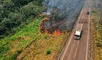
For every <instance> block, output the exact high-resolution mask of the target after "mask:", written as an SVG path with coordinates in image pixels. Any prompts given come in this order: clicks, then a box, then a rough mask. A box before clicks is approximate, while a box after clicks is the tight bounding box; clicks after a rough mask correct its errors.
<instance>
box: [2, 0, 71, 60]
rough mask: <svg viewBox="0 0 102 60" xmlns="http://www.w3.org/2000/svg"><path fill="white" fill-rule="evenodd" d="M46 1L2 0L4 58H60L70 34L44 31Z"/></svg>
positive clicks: (5, 59)
mask: <svg viewBox="0 0 102 60" xmlns="http://www.w3.org/2000/svg"><path fill="white" fill-rule="evenodd" d="M42 1H43V0H2V1H0V60H33V59H37V60H55V59H56V57H57V54H58V53H59V52H60V51H61V48H62V47H63V45H64V42H65V38H66V37H67V36H68V35H69V34H67V33H66V34H61V35H59V36H53V35H49V34H47V33H46V34H41V33H40V29H39V27H40V26H39V25H40V21H41V20H42V17H39V13H41V11H42V7H41V2H42ZM48 48H49V49H50V50H49V49H48ZM46 49H47V50H46Z"/></svg>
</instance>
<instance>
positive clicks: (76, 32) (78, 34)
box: [75, 30, 82, 40]
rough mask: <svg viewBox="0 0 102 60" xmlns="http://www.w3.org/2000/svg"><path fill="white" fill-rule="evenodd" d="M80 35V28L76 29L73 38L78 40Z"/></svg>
mask: <svg viewBox="0 0 102 60" xmlns="http://www.w3.org/2000/svg"><path fill="white" fill-rule="evenodd" d="M81 35H82V30H76V31H75V40H80V38H81Z"/></svg>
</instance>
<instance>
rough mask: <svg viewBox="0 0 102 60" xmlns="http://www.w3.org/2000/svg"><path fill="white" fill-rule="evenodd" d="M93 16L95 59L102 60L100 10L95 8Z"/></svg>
mask: <svg viewBox="0 0 102 60" xmlns="http://www.w3.org/2000/svg"><path fill="white" fill-rule="evenodd" d="M92 17H93V18H92V40H93V60H102V25H101V24H100V23H99V20H100V19H101V17H100V11H99V10H95V11H94V12H93V13H92ZM96 26H97V27H96Z"/></svg>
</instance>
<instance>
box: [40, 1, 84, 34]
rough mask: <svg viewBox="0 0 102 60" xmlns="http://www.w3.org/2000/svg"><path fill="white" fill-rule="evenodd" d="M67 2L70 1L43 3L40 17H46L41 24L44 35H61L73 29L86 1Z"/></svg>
mask: <svg viewBox="0 0 102 60" xmlns="http://www.w3.org/2000/svg"><path fill="white" fill-rule="evenodd" d="M65 2H68V0H64V1H62V2H61V1H60V0H56V1H54V0H45V1H44V2H43V12H42V13H41V14H40V16H42V17H44V18H43V20H42V21H41V23H40V32H41V33H42V34H43V33H46V32H47V33H49V34H53V35H60V34H61V33H65V32H68V31H69V30H70V29H72V27H73V25H74V22H75V19H76V18H77V15H78V14H79V13H80V10H81V8H82V6H83V3H84V1H80V0H73V1H71V2H69V4H68V3H65ZM74 2H76V3H74ZM59 3H60V5H59ZM70 3H74V4H70ZM70 5H71V6H70ZM76 6H77V7H76Z"/></svg>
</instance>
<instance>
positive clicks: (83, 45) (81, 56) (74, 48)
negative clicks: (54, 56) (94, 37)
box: [58, 0, 91, 60]
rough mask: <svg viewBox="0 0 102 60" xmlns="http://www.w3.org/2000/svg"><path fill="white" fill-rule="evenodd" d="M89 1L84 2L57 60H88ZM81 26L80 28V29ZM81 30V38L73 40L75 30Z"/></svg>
mask: <svg viewBox="0 0 102 60" xmlns="http://www.w3.org/2000/svg"><path fill="white" fill-rule="evenodd" d="M90 3H91V0H86V2H85V5H84V7H83V9H82V11H81V13H80V15H79V18H78V20H77V22H76V23H75V26H74V28H73V30H72V33H71V35H70V37H69V39H68V41H67V42H66V45H65V47H64V48H63V50H62V52H61V54H60V56H59V58H58V60H90V14H89V15H88V14H87V12H88V11H90V10H91V4H90ZM80 26H81V27H80ZM79 28H82V29H83V32H82V38H81V39H80V40H75V39H74V32H75V30H76V29H79Z"/></svg>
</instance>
